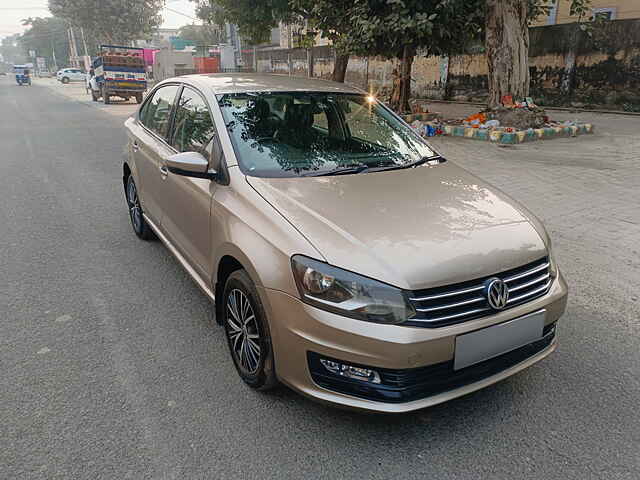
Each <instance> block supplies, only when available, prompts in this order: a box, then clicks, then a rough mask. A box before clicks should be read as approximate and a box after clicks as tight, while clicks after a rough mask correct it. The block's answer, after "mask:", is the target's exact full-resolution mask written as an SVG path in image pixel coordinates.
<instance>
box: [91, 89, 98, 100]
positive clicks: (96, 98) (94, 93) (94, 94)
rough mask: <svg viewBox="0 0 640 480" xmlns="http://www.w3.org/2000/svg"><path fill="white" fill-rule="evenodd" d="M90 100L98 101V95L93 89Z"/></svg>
mask: <svg viewBox="0 0 640 480" xmlns="http://www.w3.org/2000/svg"><path fill="white" fill-rule="evenodd" d="M91 100H93V101H94V102H97V101H98V95H96V92H94V91H93V90H91Z"/></svg>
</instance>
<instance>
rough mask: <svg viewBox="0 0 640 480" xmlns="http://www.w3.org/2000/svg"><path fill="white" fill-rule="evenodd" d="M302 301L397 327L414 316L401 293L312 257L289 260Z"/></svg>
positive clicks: (360, 318)
mask: <svg viewBox="0 0 640 480" xmlns="http://www.w3.org/2000/svg"><path fill="white" fill-rule="evenodd" d="M291 265H292V267H293V276H294V278H295V281H296V285H297V286H298V290H299V292H300V297H301V298H302V301H304V302H306V303H308V304H310V305H313V306H314V307H317V308H320V309H323V310H327V311H329V312H333V313H337V314H339V315H344V316H347V317H351V318H356V319H358V320H365V321H368V322H376V323H391V324H397V323H402V322H404V321H406V320H407V319H409V318H411V317H412V316H413V315H415V310H414V309H413V307H412V306H411V305H410V304H409V302H408V301H407V299H406V297H405V295H404V293H403V292H402V290H400V289H399V288H396V287H392V286H391V285H387V284H386V283H382V282H378V281H377V280H373V279H371V278H368V277H364V276H362V275H358V274H356V273H353V272H349V271H347V270H343V269H341V268H337V267H333V266H331V265H328V264H326V263H324V262H320V261H318V260H314V259H312V258H308V257H303V256H302V255H295V256H293V257H292V258H291Z"/></svg>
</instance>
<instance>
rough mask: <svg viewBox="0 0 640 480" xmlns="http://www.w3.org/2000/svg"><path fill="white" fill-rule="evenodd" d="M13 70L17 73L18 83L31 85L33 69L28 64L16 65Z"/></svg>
mask: <svg viewBox="0 0 640 480" xmlns="http://www.w3.org/2000/svg"><path fill="white" fill-rule="evenodd" d="M13 71H14V73H15V74H16V82H17V83H18V85H20V86H22V85H31V71H30V69H29V67H27V66H26V65H14V66H13Z"/></svg>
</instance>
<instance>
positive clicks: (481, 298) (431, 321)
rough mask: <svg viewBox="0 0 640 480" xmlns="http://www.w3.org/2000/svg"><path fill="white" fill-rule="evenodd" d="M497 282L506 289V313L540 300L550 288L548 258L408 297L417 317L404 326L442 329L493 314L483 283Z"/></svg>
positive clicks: (421, 291)
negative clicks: (513, 308) (501, 281)
mask: <svg viewBox="0 0 640 480" xmlns="http://www.w3.org/2000/svg"><path fill="white" fill-rule="evenodd" d="M495 277H497V278H500V279H501V280H503V281H504V282H505V283H506V284H507V286H508V288H509V301H508V302H507V306H506V307H505V310H506V309H509V308H512V307H515V306H516V305H521V304H523V303H526V302H529V301H531V300H533V299H535V298H538V297H541V296H542V295H544V294H545V293H547V292H548V291H549V288H550V287H551V282H552V280H553V279H552V278H551V272H550V271H549V258H548V257H544V258H541V259H540V260H537V261H535V262H532V263H529V264H527V265H523V266H522V267H518V268H514V269H512V270H507V271H506V272H502V273H498V274H495V275H489V276H487V277H483V278H479V279H476V280H470V281H468V282H463V283H457V284H455V285H447V286H444V287H436V288H429V289H426V290H418V291H414V292H410V293H409V300H410V301H411V304H412V305H413V307H414V308H415V310H416V316H415V317H413V318H411V319H410V320H409V321H407V322H405V323H403V325H409V326H416V327H427V328H435V327H443V326H446V325H453V324H456V323H461V322H466V321H467V320H472V319H475V318H480V317H485V316H487V315H491V314H492V313H495V310H493V309H492V308H491V307H490V306H489V303H488V302H487V299H486V297H485V294H484V289H485V282H486V281H487V280H488V279H490V278H495Z"/></svg>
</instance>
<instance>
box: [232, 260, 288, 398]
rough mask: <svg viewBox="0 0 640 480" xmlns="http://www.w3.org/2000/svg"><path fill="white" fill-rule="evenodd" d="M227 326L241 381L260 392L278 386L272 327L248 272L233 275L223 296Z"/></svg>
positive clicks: (234, 361) (234, 360)
mask: <svg viewBox="0 0 640 480" xmlns="http://www.w3.org/2000/svg"><path fill="white" fill-rule="evenodd" d="M222 302H223V303H222V305H223V307H222V310H223V314H222V315H223V317H222V318H223V325H224V330H225V333H226V337H227V344H228V345H229V352H230V353H231V358H232V359H233V363H234V364H235V367H236V370H237V372H238V375H240V378H242V380H243V381H244V383H246V384H247V385H249V386H250V387H251V388H254V389H256V390H263V391H264V390H270V389H272V388H274V387H275V386H276V385H277V384H278V380H277V378H276V371H275V363H274V360H273V348H272V346H271V334H270V332H269V324H268V322H267V317H266V314H265V311H264V308H263V307H262V302H261V301H260V297H259V295H258V291H257V290H256V287H255V285H254V283H253V281H251V278H249V275H248V274H247V272H246V271H245V270H236V271H235V272H233V273H231V275H229V278H228V279H227V282H226V284H225V286H224V293H223V295H222Z"/></svg>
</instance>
